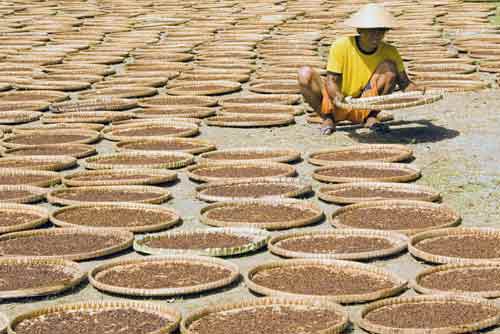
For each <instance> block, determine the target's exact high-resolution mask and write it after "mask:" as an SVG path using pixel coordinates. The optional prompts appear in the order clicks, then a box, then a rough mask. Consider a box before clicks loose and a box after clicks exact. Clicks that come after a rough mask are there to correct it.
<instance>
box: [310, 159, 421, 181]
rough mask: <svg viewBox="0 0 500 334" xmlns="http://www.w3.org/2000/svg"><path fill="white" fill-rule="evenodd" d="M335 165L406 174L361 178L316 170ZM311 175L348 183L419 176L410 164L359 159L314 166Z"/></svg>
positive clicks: (405, 179)
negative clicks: (405, 173)
mask: <svg viewBox="0 0 500 334" xmlns="http://www.w3.org/2000/svg"><path fill="white" fill-rule="evenodd" d="M335 167H340V168H345V167H351V168H355V167H366V168H373V169H388V170H404V171H405V172H407V175H402V176H390V177H367V178H363V177H346V176H325V175H320V174H318V172H320V171H323V170H328V169H332V168H335ZM312 177H313V179H315V180H318V181H321V182H331V183H349V182H360V181H380V182H410V181H413V180H416V179H418V178H419V177H420V169H418V168H415V167H413V166H411V165H407V164H401V163H393V162H359V161H355V162H336V163H332V164H330V165H328V166H323V167H319V168H316V169H315V170H314V172H313V175H312Z"/></svg>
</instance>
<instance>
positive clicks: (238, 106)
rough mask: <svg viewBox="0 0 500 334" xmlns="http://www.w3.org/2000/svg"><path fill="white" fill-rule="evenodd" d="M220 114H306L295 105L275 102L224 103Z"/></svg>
mask: <svg viewBox="0 0 500 334" xmlns="http://www.w3.org/2000/svg"><path fill="white" fill-rule="evenodd" d="M219 114H220V115H225V114H262V115H272V114H291V115H294V116H299V115H303V114H304V109H302V108H300V107H295V106H288V105H282V104H273V103H254V104H251V103H224V107H223V108H222V109H221V112H220V113H219Z"/></svg>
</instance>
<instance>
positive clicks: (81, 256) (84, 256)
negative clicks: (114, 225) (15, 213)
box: [0, 228, 134, 261]
mask: <svg viewBox="0 0 500 334" xmlns="http://www.w3.org/2000/svg"><path fill="white" fill-rule="evenodd" d="M79 233H83V234H85V233H86V234H89V233H90V234H97V235H105V236H114V237H117V236H119V237H120V238H121V240H120V242H119V243H117V244H116V245H114V246H111V247H105V248H101V249H98V250H95V251H90V252H86V253H75V254H66V255H49V256H33V255H30V257H33V258H44V259H53V258H57V259H64V260H71V261H82V260H88V259H93V258H98V257H101V256H105V255H110V254H113V253H117V252H120V251H122V250H124V249H127V248H129V247H131V246H132V243H133V240H134V235H133V234H132V233H131V232H128V231H124V230H113V231H111V230H106V229H96V228H51V229H38V230H27V231H20V232H13V233H7V234H3V235H1V236H0V241H4V240H11V239H17V238H24V237H30V236H37V235H47V234H48V235H57V234H79ZM16 257H19V256H16V255H6V256H5V258H16Z"/></svg>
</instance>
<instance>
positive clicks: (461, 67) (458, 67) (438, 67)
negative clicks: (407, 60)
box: [408, 64, 477, 74]
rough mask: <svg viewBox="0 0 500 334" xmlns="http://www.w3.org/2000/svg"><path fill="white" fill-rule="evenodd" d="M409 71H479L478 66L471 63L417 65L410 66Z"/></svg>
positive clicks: (462, 72)
mask: <svg viewBox="0 0 500 334" xmlns="http://www.w3.org/2000/svg"><path fill="white" fill-rule="evenodd" d="M408 70H409V72H416V73H418V72H452V73H459V74H469V73H473V72H476V71H477V66H475V65H470V64H435V65H415V64H410V65H409V66H408Z"/></svg>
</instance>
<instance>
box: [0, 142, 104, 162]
mask: <svg viewBox="0 0 500 334" xmlns="http://www.w3.org/2000/svg"><path fill="white" fill-rule="evenodd" d="M58 147H67V148H69V147H74V148H75V149H80V152H75V153H73V154H53V155H51V156H57V155H62V156H70V157H73V158H77V159H80V158H84V157H88V156H89V155H93V154H95V153H97V151H96V148H95V147H94V146H92V145H88V144H41V145H33V146H23V147H17V148H10V149H6V150H5V151H4V152H2V156H23V155H18V154H15V152H22V151H24V150H33V149H38V148H58Z"/></svg>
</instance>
